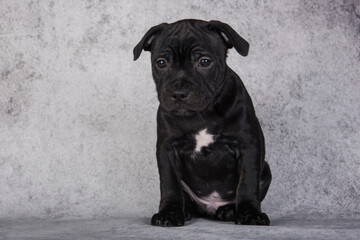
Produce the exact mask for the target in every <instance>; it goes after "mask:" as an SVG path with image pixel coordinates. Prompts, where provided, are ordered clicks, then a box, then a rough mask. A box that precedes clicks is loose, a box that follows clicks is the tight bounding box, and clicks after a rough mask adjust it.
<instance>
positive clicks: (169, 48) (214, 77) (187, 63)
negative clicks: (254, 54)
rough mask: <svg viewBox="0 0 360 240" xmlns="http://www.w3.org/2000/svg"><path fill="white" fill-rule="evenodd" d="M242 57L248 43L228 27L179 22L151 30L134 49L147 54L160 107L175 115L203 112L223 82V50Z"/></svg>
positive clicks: (217, 23)
mask: <svg viewBox="0 0 360 240" xmlns="http://www.w3.org/2000/svg"><path fill="white" fill-rule="evenodd" d="M232 47H234V48H235V49H236V51H237V52H238V53H240V54H241V55H242V56H246V55H247V53H248V50H249V44H248V42H246V41H245V40H244V39H243V38H242V37H240V36H239V34H237V33H236V32H235V31H234V30H233V29H232V28H231V27H230V26H229V25H227V24H225V23H222V22H219V21H210V22H205V21H201V20H193V19H187V20H181V21H178V22H175V23H172V24H167V23H163V24H160V25H157V26H154V27H152V28H151V29H150V30H149V31H148V32H147V33H146V34H145V35H144V37H143V38H142V39H141V41H140V42H139V43H138V44H137V45H136V46H135V48H134V60H136V59H138V58H139V56H140V54H141V51H142V50H143V49H144V50H145V51H150V52H151V63H152V73H153V78H154V80H155V84H156V89H157V92H158V98H159V101H160V106H161V107H162V108H163V109H165V110H166V111H168V112H171V113H173V114H175V115H180V116H188V115H192V114H194V113H195V112H199V111H204V110H206V109H207V108H208V107H209V106H210V105H211V103H213V102H214V100H215V98H216V96H217V95H218V93H219V92H220V91H221V89H222V86H223V84H224V80H225V69H226V55H227V49H229V48H232Z"/></svg>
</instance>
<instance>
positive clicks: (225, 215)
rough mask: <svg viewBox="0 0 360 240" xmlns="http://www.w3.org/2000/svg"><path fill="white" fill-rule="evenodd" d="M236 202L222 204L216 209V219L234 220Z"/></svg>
mask: <svg viewBox="0 0 360 240" xmlns="http://www.w3.org/2000/svg"><path fill="white" fill-rule="evenodd" d="M234 215H235V204H229V205H225V206H221V207H219V208H218V209H217V210H216V214H215V216H216V219H218V220H220V221H234Z"/></svg>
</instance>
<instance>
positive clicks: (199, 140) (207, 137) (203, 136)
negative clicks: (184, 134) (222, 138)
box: [195, 128, 214, 152]
mask: <svg viewBox="0 0 360 240" xmlns="http://www.w3.org/2000/svg"><path fill="white" fill-rule="evenodd" d="M195 140H196V147H195V151H196V152H200V150H201V148H202V147H207V146H209V144H210V143H213V142H214V135H211V134H210V133H208V132H207V129H206V128H205V129H203V130H201V131H200V132H198V134H196V135H195Z"/></svg>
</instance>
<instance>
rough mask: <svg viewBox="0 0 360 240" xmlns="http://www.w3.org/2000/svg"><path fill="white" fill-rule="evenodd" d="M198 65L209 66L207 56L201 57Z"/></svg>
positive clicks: (209, 61) (209, 62)
mask: <svg viewBox="0 0 360 240" xmlns="http://www.w3.org/2000/svg"><path fill="white" fill-rule="evenodd" d="M199 65H200V67H209V66H210V65H211V60H210V59H208V58H201V59H200V61H199Z"/></svg>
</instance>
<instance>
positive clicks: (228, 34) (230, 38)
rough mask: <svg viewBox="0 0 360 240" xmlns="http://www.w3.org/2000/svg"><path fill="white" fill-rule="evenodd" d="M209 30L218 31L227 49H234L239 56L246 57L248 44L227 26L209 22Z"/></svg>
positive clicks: (217, 22)
mask: <svg viewBox="0 0 360 240" xmlns="http://www.w3.org/2000/svg"><path fill="white" fill-rule="evenodd" d="M209 28H210V29H215V30H216V31H218V33H219V34H220V35H221V37H222V38H223V39H224V41H225V43H226V45H227V47H228V48H232V47H235V49H236V51H237V52H238V53H240V55H242V56H244V57H245V56H247V54H248V52H249V43H248V42H247V41H245V39H243V38H242V37H240V35H239V34H238V33H237V32H235V30H234V29H232V28H231V27H230V26H229V25H227V24H226V23H223V22H220V21H210V22H209Z"/></svg>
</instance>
